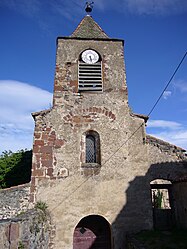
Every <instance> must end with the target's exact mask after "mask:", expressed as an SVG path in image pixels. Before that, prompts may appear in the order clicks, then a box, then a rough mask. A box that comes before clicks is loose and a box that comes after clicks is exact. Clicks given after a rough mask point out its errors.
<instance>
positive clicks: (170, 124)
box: [147, 120, 182, 130]
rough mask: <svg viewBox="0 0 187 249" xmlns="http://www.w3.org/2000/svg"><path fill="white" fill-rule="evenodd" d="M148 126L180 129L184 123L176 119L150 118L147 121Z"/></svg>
mask: <svg viewBox="0 0 187 249" xmlns="http://www.w3.org/2000/svg"><path fill="white" fill-rule="evenodd" d="M147 127H148V128H150V127H152V128H153V127H154V128H167V129H170V130H176V129H180V128H181V127H182V125H181V124H180V123H177V122H174V121H166V120H149V121H148V122H147Z"/></svg>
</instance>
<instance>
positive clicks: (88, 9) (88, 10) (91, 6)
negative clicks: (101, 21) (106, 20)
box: [85, 2, 94, 15]
mask: <svg viewBox="0 0 187 249" xmlns="http://www.w3.org/2000/svg"><path fill="white" fill-rule="evenodd" d="M93 4H94V2H86V8H85V11H86V12H87V15H90V13H91V12H92V9H93Z"/></svg>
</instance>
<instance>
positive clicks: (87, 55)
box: [81, 49, 99, 64]
mask: <svg viewBox="0 0 187 249" xmlns="http://www.w3.org/2000/svg"><path fill="white" fill-rule="evenodd" d="M81 57H82V60H83V61H84V62H85V63H88V64H94V63H96V62H97V61H98V60H99V55H98V53H96V52H95V51H93V50H91V49H88V50H85V51H84V52H83V53H82V56H81Z"/></svg>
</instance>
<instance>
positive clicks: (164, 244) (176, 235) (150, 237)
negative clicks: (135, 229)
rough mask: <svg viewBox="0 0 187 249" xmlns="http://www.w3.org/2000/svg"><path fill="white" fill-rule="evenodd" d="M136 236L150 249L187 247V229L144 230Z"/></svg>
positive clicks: (180, 248)
mask: <svg viewBox="0 0 187 249" xmlns="http://www.w3.org/2000/svg"><path fill="white" fill-rule="evenodd" d="M135 238H136V239H137V240H139V241H141V242H142V243H143V244H144V245H145V246H146V247H147V248H149V249H187V230H171V231H144V232H140V233H138V234H136V236H135Z"/></svg>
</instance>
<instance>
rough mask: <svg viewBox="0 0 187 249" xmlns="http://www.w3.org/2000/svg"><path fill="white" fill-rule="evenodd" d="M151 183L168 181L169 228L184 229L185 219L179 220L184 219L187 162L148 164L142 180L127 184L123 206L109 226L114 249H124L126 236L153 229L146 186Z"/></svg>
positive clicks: (186, 225) (150, 198) (186, 204)
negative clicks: (110, 226) (170, 218)
mask: <svg viewBox="0 0 187 249" xmlns="http://www.w3.org/2000/svg"><path fill="white" fill-rule="evenodd" d="M155 179H163V180H168V181H171V183H172V185H171V200H170V201H171V210H172V216H173V221H174V222H173V225H175V226H177V227H183V228H184V227H186V228H187V219H186V220H185V221H184V218H183V217H184V214H185V216H187V214H186V210H187V198H185V197H184V196H182V195H185V194H187V190H186V189H187V188H186V187H187V162H186V161H183V162H166V163H158V164H152V165H151V166H150V168H149V170H148V171H147V173H146V174H145V175H144V176H136V177H135V179H134V180H133V181H131V182H130V183H129V187H128V189H127V190H126V192H125V194H126V196H127V202H126V204H125V206H124V207H123V209H122V210H121V211H120V213H119V214H118V215H117V217H116V219H115V221H114V222H113V224H112V231H113V237H114V241H115V248H117V249H124V245H125V240H126V238H125V237H126V236H125V235H126V234H127V233H135V232H139V231H141V230H151V229H153V228H154V222H153V206H152V195H151V186H150V182H151V181H153V180H155ZM184 182H185V185H182V184H184ZM179 184H180V188H179V186H178V185H179ZM181 221H182V222H181Z"/></svg>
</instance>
